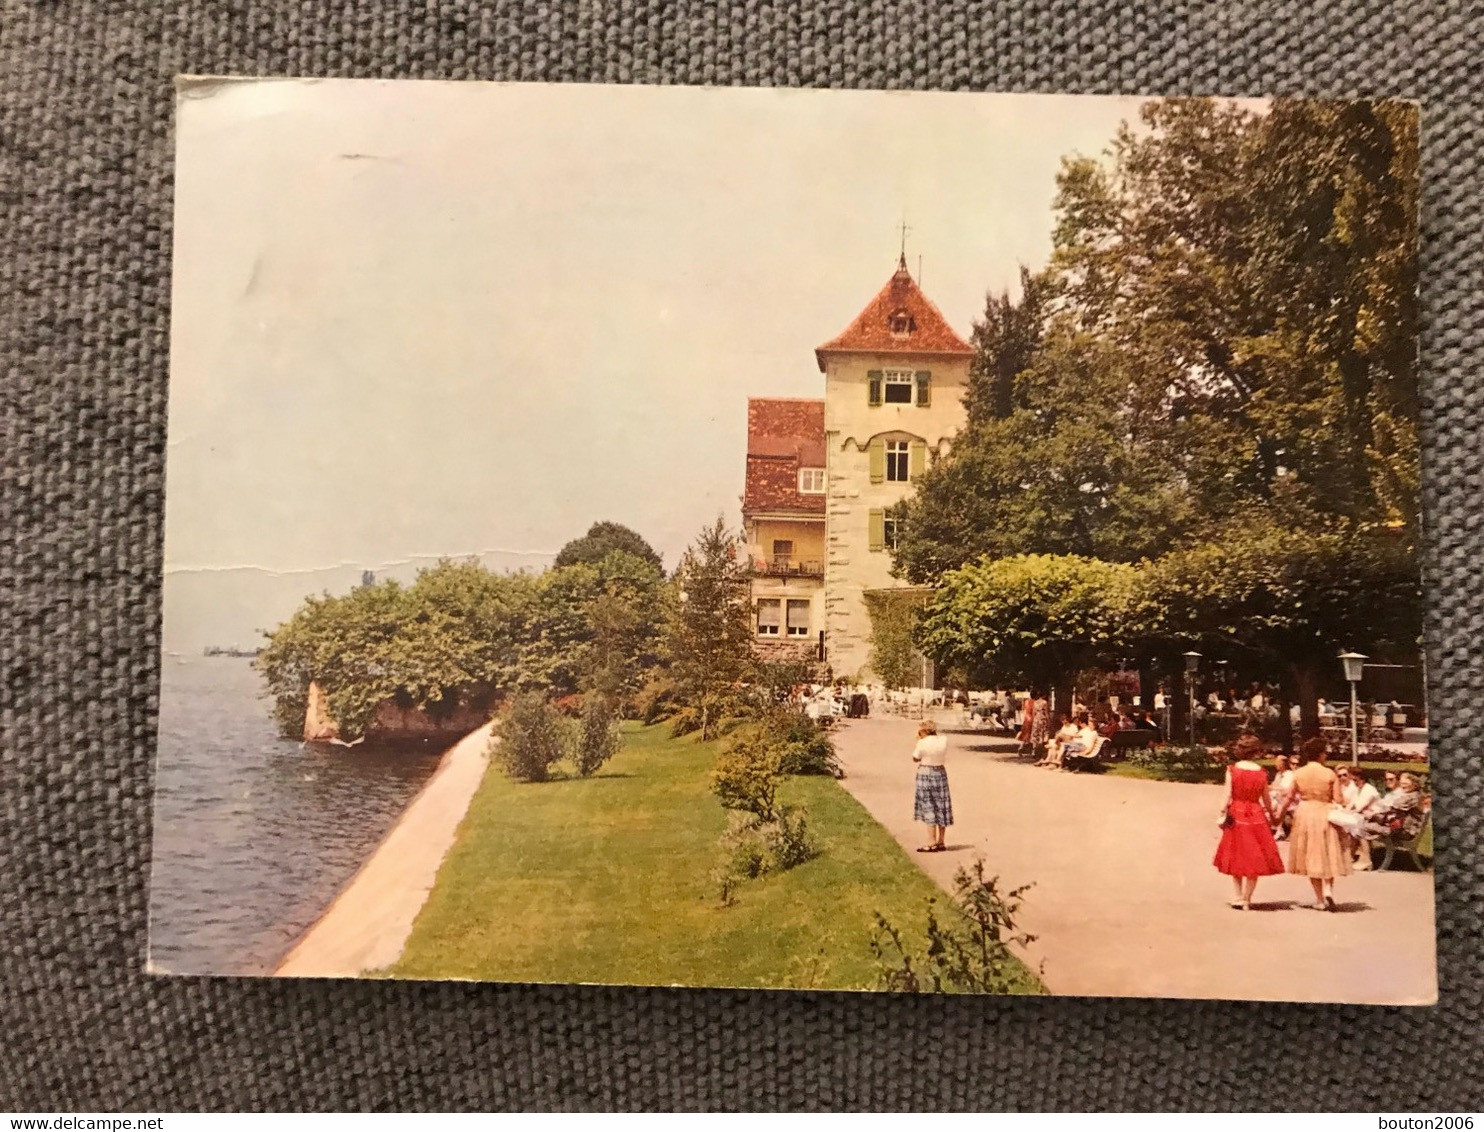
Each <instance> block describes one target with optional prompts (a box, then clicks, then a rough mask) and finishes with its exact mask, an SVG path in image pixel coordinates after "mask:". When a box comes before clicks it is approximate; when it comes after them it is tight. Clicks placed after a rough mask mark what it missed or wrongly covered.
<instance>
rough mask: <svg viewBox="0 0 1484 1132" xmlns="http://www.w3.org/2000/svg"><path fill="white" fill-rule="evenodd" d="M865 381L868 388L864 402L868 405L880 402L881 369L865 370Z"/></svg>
mask: <svg viewBox="0 0 1484 1132" xmlns="http://www.w3.org/2000/svg"><path fill="white" fill-rule="evenodd" d="M866 383H867V387H868V390H869V392H868V394H867V397H866V403H867V404H870V405H879V404H881V371H880V370H879V369H873V370H867V371H866Z"/></svg>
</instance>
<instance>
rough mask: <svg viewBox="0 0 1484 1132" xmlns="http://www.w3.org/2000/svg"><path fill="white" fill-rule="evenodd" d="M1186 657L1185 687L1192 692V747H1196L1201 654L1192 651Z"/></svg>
mask: <svg viewBox="0 0 1484 1132" xmlns="http://www.w3.org/2000/svg"><path fill="white" fill-rule="evenodd" d="M1184 656H1185V686H1186V688H1187V689H1188V690H1189V692H1190V709H1189V714H1190V745H1191V746H1192V747H1194V746H1195V674H1196V673H1197V672H1199V671H1200V670H1201V654H1200V653H1198V652H1196V651H1195V650H1194V649H1191V650H1190V651H1189V652H1187V653H1185V654H1184Z"/></svg>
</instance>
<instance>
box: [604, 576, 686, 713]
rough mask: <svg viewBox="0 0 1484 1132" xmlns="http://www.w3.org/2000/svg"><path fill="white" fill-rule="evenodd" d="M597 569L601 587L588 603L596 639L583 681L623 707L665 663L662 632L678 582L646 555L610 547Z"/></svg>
mask: <svg viewBox="0 0 1484 1132" xmlns="http://www.w3.org/2000/svg"><path fill="white" fill-rule="evenodd" d="M597 571H598V578H599V590H598V594H597V596H596V599H595V600H594V601H593V602H592V603H591V605H590V606H589V607H588V614H587V616H588V621H589V624H590V625H591V628H592V641H591V645H590V648H589V650H588V653H587V656H586V658H585V660H584V662H583V665H582V684H583V687H584V689H586V690H589V691H594V692H598V693H601V694H602V695H604V696H607V697H610V698H612V699H613V700H614V702H615V705H616V706H618V707H621V706H622V705H623V704H625V703H626V702H627V701H629V700H630V699H631V698H632V697H633V696H634V695H635V694H636V693H637V691H638V689H639V688H640V686H641V685H642V684H643V682H644V680H645V678H646V677H647V675H648V674H649V673H650V672H651V671H653V670H654V669H655V668H656V667H657V666H658V665H659V664H660V662H661V656H660V648H661V636H662V634H663V631H664V625H665V620H666V617H667V615H668V611H669V609H670V607H671V606H672V604H673V601H674V586H673V585H672V584H670V583H668V582H666V581H665V579H664V578H663V577H662V576H661V575H659V574H657V573H656V572H655V571H654V570H653V568H652V566H651V564H650V563H649V562H648V561H647V560H646V559H643V558H639V557H636V556H635V555H632V554H629V553H628V552H627V551H622V550H614V551H610V552H609V553H608V554H607V555H606V556H605V557H604V558H602V559H601V560H600V561H599V562H598V564H597Z"/></svg>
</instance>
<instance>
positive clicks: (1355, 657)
mask: <svg viewBox="0 0 1484 1132" xmlns="http://www.w3.org/2000/svg"><path fill="white" fill-rule="evenodd" d="M1365 662H1366V657H1365V654H1364V653H1358V652H1342V653H1341V654H1340V663H1342V664H1343V665H1344V666H1345V679H1346V680H1348V681H1350V765H1351V766H1355V765H1356V764H1357V763H1358V762H1360V718H1359V716H1360V711H1359V707H1358V705H1357V703H1356V696H1355V685H1357V684H1359V683H1360V678H1361V676H1362V675H1364V673H1365Z"/></svg>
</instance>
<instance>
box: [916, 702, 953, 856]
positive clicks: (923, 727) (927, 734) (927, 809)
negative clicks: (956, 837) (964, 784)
mask: <svg viewBox="0 0 1484 1132" xmlns="http://www.w3.org/2000/svg"><path fill="white" fill-rule="evenodd" d="M947 751H948V740H947V739H945V738H944V737H943V736H941V735H939V734H938V725H937V724H936V723H934V722H933V721H932V720H931V719H924V720H923V721H922V722H921V723H920V724H918V727H917V746H915V747H913V748H912V761H913V762H915V763H916V764H917V789H916V792H915V796H914V800H913V801H914V804H913V816H914V817H915V818H916V820H918V821H920V822H922V823H923V824H925V825H926V826H927V827H928V843H927V844H926V845H920V846H918V849H917V851H918V852H919V853H941V852H943V850H944V849H946V848H947V846H946V845H944V844H943V837H944V835H945V834H946V833H947V831H948V827H949V826H950V825H952V824H953V799H952V798H951V797H950V796H949V794H948V771H947V770H945V769H944V768H943V756H944V755H945V754H946V753H947Z"/></svg>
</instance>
